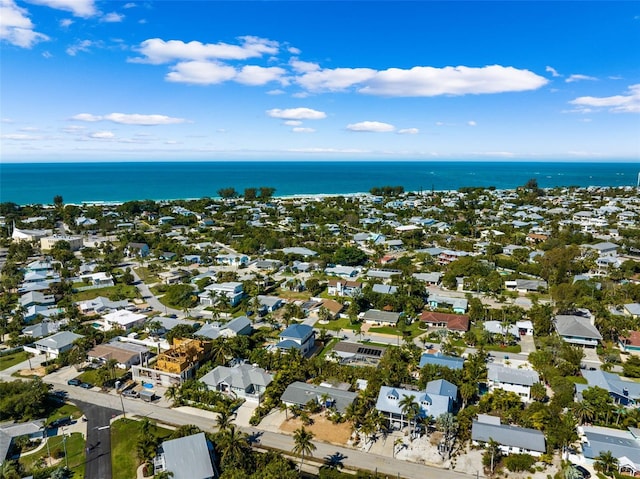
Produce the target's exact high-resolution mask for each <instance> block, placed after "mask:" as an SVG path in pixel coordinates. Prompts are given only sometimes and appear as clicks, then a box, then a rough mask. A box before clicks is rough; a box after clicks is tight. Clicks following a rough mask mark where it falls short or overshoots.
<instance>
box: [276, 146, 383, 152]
mask: <svg viewBox="0 0 640 479" xmlns="http://www.w3.org/2000/svg"><path fill="white" fill-rule="evenodd" d="M284 151H289V152H292V153H371V150H361V149H358V148H322V147H312V148H287V149H285V150H284Z"/></svg>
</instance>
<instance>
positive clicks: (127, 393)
mask: <svg viewBox="0 0 640 479" xmlns="http://www.w3.org/2000/svg"><path fill="white" fill-rule="evenodd" d="M122 395H123V396H124V397H128V398H139V397H140V393H139V392H138V391H134V390H133V389H127V390H126V391H122Z"/></svg>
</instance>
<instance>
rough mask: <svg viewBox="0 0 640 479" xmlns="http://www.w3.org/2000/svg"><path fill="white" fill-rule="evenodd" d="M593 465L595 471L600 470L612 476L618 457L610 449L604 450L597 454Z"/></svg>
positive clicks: (616, 468) (616, 467)
mask: <svg viewBox="0 0 640 479" xmlns="http://www.w3.org/2000/svg"><path fill="white" fill-rule="evenodd" d="M593 467H595V469H596V471H600V472H602V473H603V474H604V475H605V476H613V473H614V472H615V471H617V470H618V459H617V458H616V457H615V456H614V455H613V454H612V453H611V451H604V452H601V453H600V454H598V457H596V462H595V463H594V465H593Z"/></svg>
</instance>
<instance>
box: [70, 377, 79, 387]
mask: <svg viewBox="0 0 640 479" xmlns="http://www.w3.org/2000/svg"><path fill="white" fill-rule="evenodd" d="M67 384H68V385H69V386H80V384H82V381H80V380H79V379H76V378H73V379H69V380H68V381H67Z"/></svg>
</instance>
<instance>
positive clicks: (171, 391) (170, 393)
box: [164, 384, 181, 406]
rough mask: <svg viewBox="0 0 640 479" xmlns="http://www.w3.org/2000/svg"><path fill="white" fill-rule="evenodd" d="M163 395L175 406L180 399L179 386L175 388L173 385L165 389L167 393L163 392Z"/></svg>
mask: <svg viewBox="0 0 640 479" xmlns="http://www.w3.org/2000/svg"><path fill="white" fill-rule="evenodd" d="M164 395H165V396H167V398H168V399H169V400H170V401H171V402H172V403H173V405H174V406H175V405H176V404H178V403H179V402H180V399H181V397H180V396H181V393H180V386H177V385H175V384H174V385H173V386H169V387H168V388H167V392H165V393H164Z"/></svg>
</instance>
